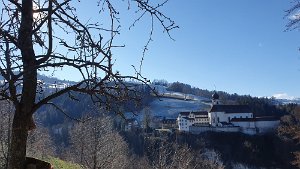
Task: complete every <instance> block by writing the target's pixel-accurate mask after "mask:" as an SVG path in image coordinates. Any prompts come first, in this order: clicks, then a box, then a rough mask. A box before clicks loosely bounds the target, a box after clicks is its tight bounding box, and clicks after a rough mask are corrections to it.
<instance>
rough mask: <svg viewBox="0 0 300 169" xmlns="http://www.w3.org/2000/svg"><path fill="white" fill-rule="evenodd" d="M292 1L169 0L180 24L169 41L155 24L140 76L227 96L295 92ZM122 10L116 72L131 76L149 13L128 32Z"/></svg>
mask: <svg viewBox="0 0 300 169" xmlns="http://www.w3.org/2000/svg"><path fill="white" fill-rule="evenodd" d="M291 6H292V4H291V3H290V2H289V1H286V0H273V1H261V0H226V1H225V0H188V1H180V0H170V1H169V3H167V4H166V5H165V6H164V8H163V11H164V12H165V14H166V15H168V16H170V17H171V18H172V19H173V20H175V21H176V24H178V25H179V27H180V28H179V29H176V30H174V31H172V32H171V35H172V37H173V38H174V39H175V41H173V40H171V39H169V38H168V36H167V34H166V33H163V30H162V28H161V27H160V25H159V24H158V23H156V24H155V30H154V35H153V40H154V41H153V42H151V44H150V46H149V51H148V52H147V54H146V56H145V60H144V62H143V69H142V74H143V75H144V76H145V77H147V78H148V79H150V80H153V79H165V80H167V81H169V82H175V81H179V82H183V83H187V84H190V85H192V86H195V87H199V88H202V89H208V90H214V89H215V87H214V86H216V89H217V90H222V91H226V92H229V93H238V94H250V95H252V96H272V95H275V94H281V95H280V96H282V97H300V87H299V83H300V52H299V51H298V48H299V47H300V38H299V36H300V32H299V31H298V30H295V31H288V32H284V30H285V25H286V23H287V19H286V18H284V15H285V12H284V11H285V10H287V9H289V7H291ZM83 10H90V9H89V8H88V7H86V8H84V7H83ZM120 12H121V15H120V17H121V19H120V22H121V24H122V27H121V35H120V36H119V37H117V43H119V44H125V45H126V47H125V48H119V49H117V50H115V53H114V56H115V58H116V64H115V66H116V67H115V70H119V71H120V72H121V74H124V75H125V74H133V73H134V71H133V68H132V67H131V65H135V66H136V67H138V66H139V63H140V59H141V57H142V50H143V46H144V44H145V43H146V42H147V38H148V34H149V31H150V23H149V21H150V18H147V17H145V18H143V20H141V21H140V22H139V23H138V24H137V25H136V26H135V27H134V28H133V29H132V30H130V31H129V30H128V26H129V25H130V23H132V22H133V21H134V17H133V16H131V15H129V14H127V13H126V11H120ZM122 12H124V13H125V15H122ZM58 77H61V78H65V79H70V78H66V77H67V76H66V74H60V75H58ZM68 77H70V75H69V74H68ZM75 79H76V78H75ZM278 96H279V95H278Z"/></svg>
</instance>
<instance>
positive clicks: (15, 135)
mask: <svg viewBox="0 0 300 169" xmlns="http://www.w3.org/2000/svg"><path fill="white" fill-rule="evenodd" d="M28 122H30V117H24V113H22V112H20V111H16V112H15V116H14V119H13V125H12V136H11V143H10V152H9V163H8V168H9V169H25V161H26V143H27V136H28V127H26V126H28V124H26V123H28Z"/></svg>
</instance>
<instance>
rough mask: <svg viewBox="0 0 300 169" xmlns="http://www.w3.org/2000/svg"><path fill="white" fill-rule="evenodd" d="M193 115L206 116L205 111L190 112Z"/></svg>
mask: <svg viewBox="0 0 300 169" xmlns="http://www.w3.org/2000/svg"><path fill="white" fill-rule="evenodd" d="M192 113H193V114H194V115H208V112H207V111H196V112H192Z"/></svg>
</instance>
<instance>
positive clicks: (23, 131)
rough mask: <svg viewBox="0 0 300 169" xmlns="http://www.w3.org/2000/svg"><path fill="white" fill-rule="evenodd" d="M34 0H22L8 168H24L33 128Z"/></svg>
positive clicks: (35, 72) (35, 81) (35, 75)
mask: <svg viewBox="0 0 300 169" xmlns="http://www.w3.org/2000/svg"><path fill="white" fill-rule="evenodd" d="M32 7H33V2H32V0H22V12H21V24H20V28H19V35H18V44H19V46H20V50H21V54H22V62H23V72H24V74H23V88H22V95H21V99H20V102H19V103H16V104H15V108H16V110H15V114H14V119H13V125H12V138H11V142H10V152H9V164H8V166H9V167H8V168H9V169H24V168H25V162H26V142H27V136H28V131H29V130H31V129H33V128H35V124H34V121H33V118H32V117H33V113H34V112H33V107H34V105H35V98H36V88H37V70H36V69H34V67H35V66H36V58H35V53H34V49H33V42H32V30H33V8H32Z"/></svg>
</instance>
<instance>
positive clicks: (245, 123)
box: [231, 121, 255, 128]
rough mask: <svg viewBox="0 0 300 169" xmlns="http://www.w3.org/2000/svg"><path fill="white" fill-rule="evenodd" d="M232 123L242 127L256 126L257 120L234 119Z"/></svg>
mask: <svg viewBox="0 0 300 169" xmlns="http://www.w3.org/2000/svg"><path fill="white" fill-rule="evenodd" d="M231 123H232V124H233V125H234V126H240V127H242V128H255V121H238V122H237V121H234V122H231Z"/></svg>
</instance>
